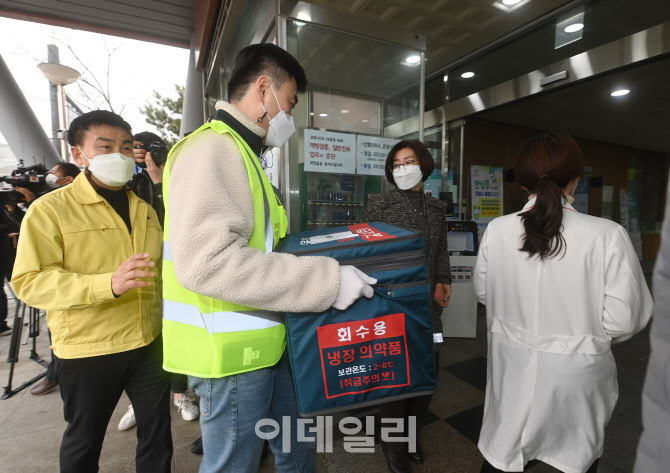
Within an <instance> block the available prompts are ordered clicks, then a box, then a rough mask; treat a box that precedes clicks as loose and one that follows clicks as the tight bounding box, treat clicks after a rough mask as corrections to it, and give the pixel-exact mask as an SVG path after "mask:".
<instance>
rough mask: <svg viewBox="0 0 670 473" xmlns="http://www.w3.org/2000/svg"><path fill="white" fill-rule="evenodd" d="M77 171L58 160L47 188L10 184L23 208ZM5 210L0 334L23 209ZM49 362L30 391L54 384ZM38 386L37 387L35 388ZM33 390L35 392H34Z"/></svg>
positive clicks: (0, 223)
mask: <svg viewBox="0 0 670 473" xmlns="http://www.w3.org/2000/svg"><path fill="white" fill-rule="evenodd" d="M78 174H79V167H78V166H77V165H76V164H72V163H58V164H56V165H55V166H54V167H53V169H51V171H50V172H49V174H47V176H46V185H47V186H48V190H46V191H44V192H40V193H39V195H37V194H35V192H33V191H32V190H30V189H28V188H27V187H20V186H17V187H14V190H15V191H16V192H18V193H19V194H21V195H23V200H24V201H25V204H24V207H25V208H27V207H29V206H30V204H31V203H32V202H33V201H34V200H35V199H37V198H38V197H39V196H41V195H44V194H46V193H47V192H49V191H50V190H53V189H56V188H57V187H61V186H64V185H66V184H69V183H71V182H72V181H73V180H74V178H75V177H77V175H78ZM5 208H6V212H2V211H0V284H2V287H1V288H0V336H2V335H10V334H11V333H12V329H11V328H9V326H8V325H7V295H6V294H5V279H9V277H11V274H12V267H13V266H14V255H15V249H14V247H15V245H14V241H13V239H12V238H11V237H12V236H15V235H16V233H17V232H18V231H19V228H20V227H21V221H22V220H23V217H24V216H25V214H26V212H25V210H24V209H22V208H21V207H19V206H18V205H17V204H8V205H6V206H5ZM51 356H52V358H51V363H50V364H49V367H48V368H47V375H46V377H45V378H44V381H42V382H41V383H39V384H38V385H36V386H35V387H34V388H33V389H32V390H31V391H30V392H31V394H46V393H48V392H50V391H52V390H53V389H55V388H56V387H57V386H58V383H57V382H56V381H55V376H54V358H53V352H52V353H51ZM38 388H40V389H38ZM33 391H37V392H36V393H34V392H33Z"/></svg>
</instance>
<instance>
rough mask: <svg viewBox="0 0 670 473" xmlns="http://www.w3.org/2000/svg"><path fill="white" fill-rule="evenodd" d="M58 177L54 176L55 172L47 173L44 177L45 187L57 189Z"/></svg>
mask: <svg viewBox="0 0 670 473" xmlns="http://www.w3.org/2000/svg"><path fill="white" fill-rule="evenodd" d="M58 179H60V177H58V176H56V175H55V174H47V177H46V178H45V181H46V183H47V187H48V188H49V189H58V188H59V187H61V186H60V185H59V184H58Z"/></svg>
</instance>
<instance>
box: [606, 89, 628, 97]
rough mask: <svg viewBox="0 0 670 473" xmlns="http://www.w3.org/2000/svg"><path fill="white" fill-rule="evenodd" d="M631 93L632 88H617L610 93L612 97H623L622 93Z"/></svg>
mask: <svg viewBox="0 0 670 473" xmlns="http://www.w3.org/2000/svg"><path fill="white" fill-rule="evenodd" d="M629 93H630V90H628V89H619V90H615V91H614V92H612V93H611V94H610V95H611V96H612V97H621V96H622V95H628V94H629Z"/></svg>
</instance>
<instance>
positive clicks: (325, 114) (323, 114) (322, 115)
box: [319, 113, 328, 117]
mask: <svg viewBox="0 0 670 473" xmlns="http://www.w3.org/2000/svg"><path fill="white" fill-rule="evenodd" d="M319 116H320V117H327V116H328V114H327V113H319Z"/></svg>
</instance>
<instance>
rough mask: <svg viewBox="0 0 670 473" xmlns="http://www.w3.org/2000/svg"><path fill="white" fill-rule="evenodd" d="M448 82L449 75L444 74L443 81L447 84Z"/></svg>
mask: <svg viewBox="0 0 670 473" xmlns="http://www.w3.org/2000/svg"><path fill="white" fill-rule="evenodd" d="M448 80H449V75H448V74H445V75H444V81H445V82H447V81H448Z"/></svg>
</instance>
